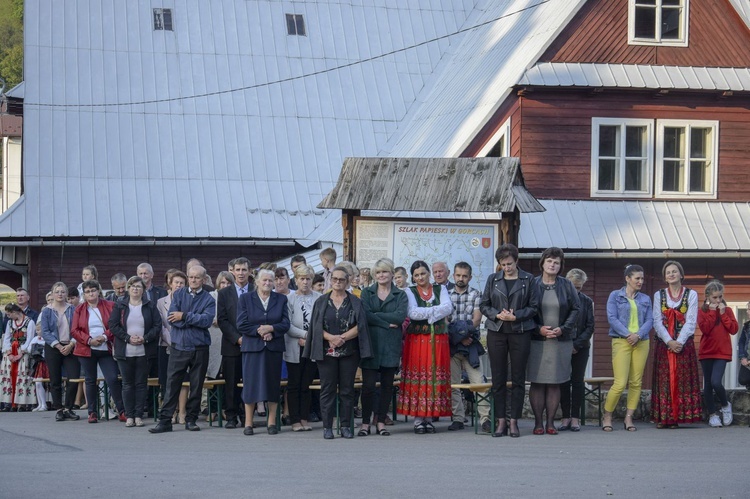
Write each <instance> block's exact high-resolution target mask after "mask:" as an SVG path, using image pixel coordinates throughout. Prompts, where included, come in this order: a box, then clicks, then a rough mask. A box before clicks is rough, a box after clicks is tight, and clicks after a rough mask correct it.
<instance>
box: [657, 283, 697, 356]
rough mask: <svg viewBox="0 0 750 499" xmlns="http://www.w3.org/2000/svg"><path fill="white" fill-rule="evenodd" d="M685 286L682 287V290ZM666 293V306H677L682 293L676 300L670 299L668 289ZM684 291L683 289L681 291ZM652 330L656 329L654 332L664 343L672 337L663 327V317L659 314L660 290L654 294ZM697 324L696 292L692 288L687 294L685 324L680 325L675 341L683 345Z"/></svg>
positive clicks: (680, 300)
mask: <svg viewBox="0 0 750 499" xmlns="http://www.w3.org/2000/svg"><path fill="white" fill-rule="evenodd" d="M684 289H685V288H683V290H684ZM665 292H666V293H667V306H668V307H670V308H675V307H677V306H678V305H679V304H680V303H681V302H682V293H680V296H678V297H677V300H676V301H675V300H672V298H670V296H669V291H665ZM683 292H684V291H683ZM653 315H654V330H655V331H656V334H657V335H658V336H659V339H661V341H663V342H664V343H667V342H669V341H672V337H671V336H670V334H669V332H668V331H667V328H665V327H664V323H663V317H662V314H661V290H659V291H657V292H656V293H655V294H654V314H653ZM697 325H698V293H697V292H696V291H695V290H694V289H691V290H690V294H689V295H688V310H687V313H686V314H685V324H684V325H683V326H682V329H681V330H680V335H679V336H678V337H677V342H678V343H679V344H680V345H684V344H685V342H686V341H687V340H688V338H690V337H691V336H693V334H694V333H695V328H696V326H697Z"/></svg>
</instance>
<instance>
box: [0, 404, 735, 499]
mask: <svg viewBox="0 0 750 499" xmlns="http://www.w3.org/2000/svg"><path fill="white" fill-rule="evenodd" d="M84 412H85V411H79V414H80V415H81V416H85V414H84ZM449 422H450V421H449V420H448V418H443V420H441V422H439V423H437V424H436V426H437V429H438V433H437V434H435V435H415V434H414V433H413V431H412V424H411V422H408V423H405V422H403V418H402V420H401V421H400V422H398V423H397V424H396V425H395V426H393V427H391V431H392V435H391V436H389V437H386V436H378V435H375V434H372V435H370V436H367V437H355V438H354V439H353V440H345V439H342V438H338V436H337V438H336V439H335V440H330V441H329V440H323V433H322V427H321V424H320V423H317V424H315V425H313V426H314V430H313V431H311V432H300V433H294V432H292V431H291V429H290V427H284V428H282V431H281V432H280V433H279V434H278V435H275V436H271V435H267V434H266V432H265V431H264V429H263V428H258V429H256V434H255V435H253V436H244V435H243V434H242V429H241V428H238V429H235V430H227V429H223V428H218V427H214V428H209V427H208V424H207V423H206V422H204V421H199V425H200V426H201V431H200V432H188V431H185V430H184V429H183V428H182V427H179V426H175V430H174V431H173V432H172V433H166V434H160V435H152V434H149V433H148V431H147V430H148V428H149V427H151V426H152V425H153V422H152V421H148V424H147V426H146V427H145V428H125V426H124V424H123V423H120V422H117V421H108V422H99V423H97V424H88V422H87V421H86V420H85V417H82V418H81V420H80V421H65V422H55V420H54V412H43V413H0V498H5V497H7V498H26V497H34V498H39V497H53V496H54V497H56V498H67V497H71V498H89V497H91V498H108V499H110V498H111V499H114V498H130V497H134V498H135V497H138V498H141V499H142V498H154V497H156V498H161V497H172V498H177V497H209V498H211V497H226V496H227V495H229V494H231V495H233V496H235V497H290V496H292V495H294V496H301V495H304V496H307V497H364V498H369V497H378V498H383V497H396V496H398V497H436V498H441V497H451V498H454V497H513V498H525V497H529V498H538V497H577V498H588V497H623V498H625V497H628V498H632V497H647V498H652V497H654V498H656V497H680V498H688V497H696V498H697V497H700V498H704V497H716V498H718V497H723V498H724V497H749V496H750V494H749V493H748V492H747V490H748V484H747V478H746V473H747V471H746V470H747V463H746V461H747V459H748V457H747V456H748V442H749V441H750V429H749V428H747V427H745V426H731V427H728V428H719V429H715V428H708V427H707V426H706V425H687V426H686V427H684V428H680V429H676V430H657V429H656V428H655V427H654V425H652V424H647V423H644V422H640V423H637V425H638V427H639V430H638V431H637V432H632V433H631V432H626V431H624V430H623V429H622V423H621V422H617V421H616V423H619V426H616V427H615V431H614V432H612V433H605V432H602V431H601V429H599V427H597V426H586V427H584V428H583V429H582V431H581V432H579V433H570V432H562V433H560V434H559V435H556V436H551V435H543V436H535V435H531V430H532V427H533V422H532V421H529V420H524V421H522V422H521V425H520V428H521V433H522V436H521V438H514V439H511V438H509V437H503V438H492V437H490V436H489V435H486V434H485V435H482V434H480V435H475V434H474V430H473V428H471V427H469V426H468V425H467V427H466V429H464V430H463V431H458V432H449V431H447V427H448V424H449Z"/></svg>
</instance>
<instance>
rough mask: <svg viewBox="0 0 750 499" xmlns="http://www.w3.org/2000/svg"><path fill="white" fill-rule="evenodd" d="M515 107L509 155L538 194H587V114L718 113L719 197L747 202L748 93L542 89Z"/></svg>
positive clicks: (693, 116)
mask: <svg viewBox="0 0 750 499" xmlns="http://www.w3.org/2000/svg"><path fill="white" fill-rule="evenodd" d="M520 109H521V117H520V119H519V120H516V123H515V124H514V125H513V126H514V129H515V127H516V126H519V127H520V132H521V139H520V140H521V144H520V149H519V150H517V151H513V152H512V154H514V155H516V154H517V155H518V156H519V157H520V158H521V168H522V170H523V175H524V178H525V180H526V187H527V188H528V189H529V191H530V192H531V193H532V194H533V195H535V196H536V197H538V198H563V199H588V198H590V192H591V119H592V118H593V117H617V118H648V119H685V120H718V121H719V176H718V201H750V194H749V192H750V191H748V189H747V186H748V185H750V169H748V168H747V158H749V157H750V141H749V140H748V137H750V96H734V97H730V98H727V99H717V97H716V95H700V94H681V95H676V94H674V95H673V94H669V95H667V96H665V97H660V98H656V97H654V94H653V93H647V92H635V91H630V92H628V91H605V92H603V93H601V94H596V95H592V94H587V93H584V92H578V91H546V90H545V91H534V92H530V93H528V94H527V95H526V96H524V97H523V98H522V99H521V106H520ZM514 138H515V134H514ZM514 143H515V140H514Z"/></svg>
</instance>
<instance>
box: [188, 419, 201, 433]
mask: <svg viewBox="0 0 750 499" xmlns="http://www.w3.org/2000/svg"><path fill="white" fill-rule="evenodd" d="M185 429H186V430H187V431H201V427H200V426H198V425H197V424H195V421H188V422H187V423H185Z"/></svg>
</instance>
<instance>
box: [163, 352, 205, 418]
mask: <svg viewBox="0 0 750 499" xmlns="http://www.w3.org/2000/svg"><path fill="white" fill-rule="evenodd" d="M188 369H189V370H190V372H189V373H188V376H189V379H190V394H189V395H188V400H187V415H186V416H185V421H187V422H188V423H195V422H196V421H198V414H199V413H200V410H201V392H203V380H205V379H206V370H207V369H208V347H204V348H200V349H196V350H194V351H192V352H183V351H181V350H177V349H176V348H174V346H173V347H172V349H171V352H170V354H169V365H168V367H167V387H166V391H165V392H164V403H163V404H162V406H161V411H159V422H160V423H169V422H170V421H171V420H172V415H174V411H175V409H176V408H177V403H178V402H179V400H180V389H181V388H182V380H183V379H184V378H185V373H187V372H188Z"/></svg>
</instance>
